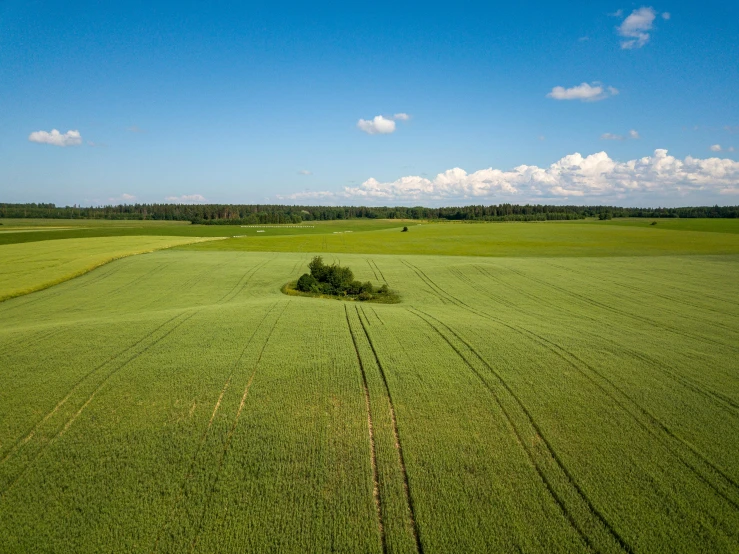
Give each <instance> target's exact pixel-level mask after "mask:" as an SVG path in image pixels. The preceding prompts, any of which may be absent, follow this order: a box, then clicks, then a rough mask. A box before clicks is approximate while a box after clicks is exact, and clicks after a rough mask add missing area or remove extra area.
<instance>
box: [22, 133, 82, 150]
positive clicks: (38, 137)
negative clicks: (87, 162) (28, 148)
mask: <svg viewBox="0 0 739 554" xmlns="http://www.w3.org/2000/svg"><path fill="white" fill-rule="evenodd" d="M28 140H30V141H31V142H38V143H39V144H51V145H52V146H79V145H80V144H82V135H80V132H79V131H67V132H66V133H64V134H62V133H60V132H59V131H57V130H56V129H52V130H51V132H50V133H49V132H47V131H34V132H33V133H31V134H30V135H28Z"/></svg>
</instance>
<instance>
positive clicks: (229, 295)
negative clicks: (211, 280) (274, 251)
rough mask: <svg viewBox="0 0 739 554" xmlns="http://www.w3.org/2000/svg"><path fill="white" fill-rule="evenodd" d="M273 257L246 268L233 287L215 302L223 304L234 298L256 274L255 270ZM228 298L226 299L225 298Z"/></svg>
mask: <svg viewBox="0 0 739 554" xmlns="http://www.w3.org/2000/svg"><path fill="white" fill-rule="evenodd" d="M273 259H274V258H270V259H268V260H265V261H263V262H261V263H258V264H256V265H254V266H252V267H250V268H249V269H247V270H246V271H245V272H244V275H242V276H241V278H240V279H239V280H238V281H237V282H236V284H235V285H234V286H233V288H232V289H231V290H230V291H228V292H227V293H226V294H224V295H223V296H222V297H221V298H220V300H218V301H217V302H216V304H223V303H225V302H230V301H231V300H233V299H234V298H236V297H237V296H238V295H239V294H241V292H242V291H243V290H244V288H245V287H246V285H247V284H248V283H249V281H250V280H251V278H252V277H253V276H254V275H255V274H256V272H257V271H259V270H260V269H262V268H263V267H264V266H265V265H267V264H268V263H269V262H271V261H272V260H273ZM227 298H228V300H226V299H227Z"/></svg>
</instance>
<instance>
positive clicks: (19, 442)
mask: <svg viewBox="0 0 739 554" xmlns="http://www.w3.org/2000/svg"><path fill="white" fill-rule="evenodd" d="M181 315H182V314H181V313H179V314H177V315H175V316H174V317H171V318H170V319H168V320H167V321H165V322H164V323H162V324H161V325H159V326H158V327H156V328H155V329H154V330H152V331H150V332H148V333H147V334H146V335H144V336H143V337H141V338H140V339H139V340H137V341H136V342H135V343H133V344H132V345H130V346H127V347H126V348H124V349H123V350H121V351H119V352H117V353H116V354H114V355H113V356H111V357H110V358H108V359H107V360H105V361H104V362H103V363H101V364H99V365H97V366H96V367H95V368H93V369H91V370H90V371H88V372H87V373H85V374H84V375H83V376H82V377H80V378H79V379H78V380H77V381H76V382H75V383H74V384H73V385H72V388H71V389H70V390H69V391H68V392H67V394H66V395H65V396H64V398H62V399H61V400H60V401H59V402H58V403H57V404H56V406H54V408H53V409H52V410H51V411H50V412H48V413H47V414H46V415H45V416H44V417H43V418H42V419H41V420H39V421H38V422H36V423H35V424H34V425H33V426H32V427H31V429H29V430H28V431H27V432H26V436H25V437H24V438H18V439H17V440H16V442H15V443H14V445H13V447H11V449H10V451H9V452H8V453H7V454H6V455H5V456H4V457H3V458H2V459H1V460H0V466H2V464H4V463H5V462H6V461H7V460H8V459H9V458H10V456H11V455H12V454H13V453H14V452H15V451H16V450H17V449H18V448H19V447H20V446H22V445H23V444H25V443H27V442H28V441H29V440H31V438H33V435H34V434H35V432H36V431H37V430H38V428H39V427H40V426H41V425H43V424H44V423H46V421H48V420H49V419H50V418H51V417H52V416H53V415H54V414H55V413H56V412H57V411H58V410H59V409H60V408H61V407H62V406H63V405H64V404H65V403H66V402H67V400H69V398H70V397H71V396H72V395H73V394H74V393H75V392H76V391H77V389H79V387H80V386H82V384H83V383H84V382H85V381H86V380H87V379H88V378H89V377H90V376H91V375H93V374H94V373H95V372H97V371H98V370H100V369H102V368H104V367H105V366H106V365H108V364H110V363H111V362H113V361H114V360H116V359H117V358H120V357H121V356H123V355H124V354H126V352H129V351H130V350H132V349H134V348H136V347H137V346H138V345H139V344H141V343H142V342H144V341H145V340H146V339H147V338H149V337H151V336H152V335H153V334H155V333H156V332H157V331H159V330H160V329H162V328H163V327H164V326H166V325H168V324H169V323H170V322H172V321H173V320H175V319H177V318H178V317H180V316H181Z"/></svg>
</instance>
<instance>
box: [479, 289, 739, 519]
mask: <svg viewBox="0 0 739 554" xmlns="http://www.w3.org/2000/svg"><path fill="white" fill-rule="evenodd" d="M478 290H479V289H478ZM480 315H483V314H482V313H481V314H480ZM483 317H487V318H488V319H491V320H493V321H497V322H499V323H503V322H502V321H500V320H498V319H497V318H494V317H492V316H489V315H487V314H484V315H483ZM509 327H511V328H514V327H517V326H509ZM519 332H523V333H524V334H528V335H530V336H532V337H535V340H536V342H538V343H539V344H540V345H542V346H544V347H545V348H547V349H548V350H549V351H550V352H552V353H553V354H555V355H556V356H557V357H559V358H560V359H562V360H564V361H565V362H566V363H568V364H569V365H570V366H571V367H573V368H574V369H575V370H576V371H578V372H579V373H580V374H581V375H583V376H584V377H585V378H586V379H588V380H589V381H590V382H591V383H592V384H593V385H595V386H596V387H597V388H598V389H599V390H600V391H601V392H602V393H603V394H605V395H606V396H607V397H608V398H610V399H611V400H612V401H613V402H614V403H615V404H616V405H617V406H618V407H619V408H621V409H622V410H623V411H624V412H626V413H627V414H629V416H631V418H632V419H633V420H634V421H635V422H636V423H637V425H639V426H640V427H641V428H642V429H643V430H644V431H645V432H647V433H648V434H650V435H651V436H652V437H654V438H656V439H657V440H659V441H661V442H662V443H663V445H664V446H665V447H666V448H667V449H668V450H669V451H670V452H672V454H673V455H675V456H676V457H677V458H678V459H679V460H680V461H681V463H682V464H683V465H684V466H685V467H686V468H687V469H688V470H689V471H690V472H691V473H693V474H694V475H695V476H696V477H697V478H698V479H699V480H700V481H701V482H703V483H704V484H705V485H707V486H708V487H709V488H710V489H712V490H713V492H714V493H715V494H717V495H718V496H720V497H721V498H723V499H724V500H725V501H726V502H728V503H729V504H731V505H732V506H733V507H734V508H735V509H737V510H739V498H731V497H730V496H729V495H728V494H729V493H727V492H725V491H726V489H729V490H732V489H733V490H734V494H735V495H736V494H737V492H739V483H737V481H736V480H735V479H734V478H732V477H731V476H730V475H728V474H727V473H726V472H725V471H724V470H722V469H721V468H720V467H718V466H717V465H716V464H715V463H714V462H712V461H711V460H709V459H708V458H706V457H705V456H704V455H703V454H701V453H700V452H698V450H696V449H695V448H694V447H693V446H692V445H691V444H690V443H689V442H687V441H686V440H684V439H683V438H682V437H680V436H678V435H677V434H676V433H674V432H673V431H672V430H671V429H670V428H669V427H668V426H667V425H666V424H665V423H663V422H662V421H661V420H660V419H659V418H657V417H656V416H655V415H654V414H652V413H651V412H650V411H649V410H648V409H647V408H645V407H644V406H642V405H641V404H640V403H639V402H637V401H636V400H634V399H633V398H632V397H631V396H630V395H629V394H627V393H626V392H625V391H624V390H623V389H621V387H619V386H618V385H617V384H616V383H614V382H613V381H612V380H611V379H610V378H608V377H607V376H606V375H604V374H603V373H602V372H601V371H599V370H597V369H596V368H595V367H593V366H592V365H590V364H588V363H587V362H586V361H585V360H583V359H582V358H580V357H579V356H577V355H576V354H574V353H572V352H570V351H569V350H566V349H565V348H562V347H561V346H559V345H558V344H556V343H554V342H552V341H550V340H549V339H547V338H545V337H543V336H541V335H539V334H537V333H534V332H533V331H531V330H529V329H526V328H523V327H522V328H520V330H519ZM609 342H612V341H609ZM619 347H620V346H619ZM627 350H628V351H629V352H631V353H632V354H633V355H635V356H636V357H639V358H642V359H643V357H642V356H640V355H639V354H638V353H636V352H634V351H633V350H630V349H627ZM583 367H584V368H587V370H588V371H589V372H591V373H593V374H594V375H596V376H597V377H598V378H599V379H601V380H602V381H605V382H606V383H607V384H608V388H606V387H605V386H604V385H603V384H602V383H600V382H598V381H597V380H596V379H594V378H593V377H592V376H591V375H589V374H588V373H587V372H586V371H584V370H583ZM663 369H664V368H663ZM664 372H665V373H667V374H668V375H670V374H672V376H673V377H674V378H675V379H676V380H677V381H678V382H680V383H681V384H683V385H684V386H686V388H689V389H691V390H694V391H695V392H698V393H702V394H703V395H706V396H708V397H709V398H711V399H712V400H714V401H717V398H715V397H713V395H712V394H711V391H706V390H703V389H702V388H701V387H699V386H697V385H692V386H691V385H690V383H689V382H685V381H686V380H685V379H681V378H680V377H679V376H677V375H674V373H673V372H671V371H669V372H668V371H664ZM608 389H610V390H608ZM611 391H615V393H616V394H617V395H620V396H621V397H623V398H624V399H626V403H624V401H623V400H620V399H619V398H617V397H616V396H615V395H614V394H613V392H611ZM627 404H629V405H632V406H633V407H635V408H636V410H637V411H638V412H639V413H641V415H642V416H643V417H645V418H646V420H647V422H644V421H642V419H641V418H640V417H639V415H637V414H635V413H634V412H633V410H632V409H630V408H629V407H628V406H627ZM730 413H731V412H730ZM732 415H736V414H734V413H732ZM655 429H656V430H661V431H662V432H664V433H665V434H666V435H667V436H668V437H669V438H670V439H672V441H675V442H677V444H678V446H677V448H676V447H675V446H674V444H673V442H672V441H666V440H665V438H664V437H662V436H660V435H659V433H657V432H656V431H655ZM680 449H687V451H688V452H687V453H686V452H681V451H680ZM686 454H687V456H686ZM690 457H693V458H696V459H697V460H695V459H694V460H690V459H686V458H690ZM696 461H697V463H696ZM696 466H703V469H699V468H698V467H696Z"/></svg>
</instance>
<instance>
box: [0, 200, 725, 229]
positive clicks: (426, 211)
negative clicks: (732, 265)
mask: <svg viewBox="0 0 739 554" xmlns="http://www.w3.org/2000/svg"><path fill="white" fill-rule="evenodd" d="M601 214H608V216H609V217H649V218H661V217H672V218H677V217H682V218H695V217H718V218H737V217H739V206H695V207H683V208H622V207H618V206H552V205H536V204H526V205H518V204H498V205H491V206H482V205H471V206H462V207H447V208H424V207H420V206H417V207H412V208H409V207H403V206H396V207H388V206H381V207H367V206H286V205H282V204H121V205H118V206H101V207H92V206H91V207H87V208H85V207H81V206H64V207H58V206H56V205H54V204H0V218H2V217H8V218H9V217H13V218H30V217H32V218H60V219H141V220H143V219H152V220H174V221H191V222H192V223H196V224H204V225H265V224H280V223H300V222H302V221H328V220H339V219H358V218H367V219H424V220H429V219H430V220H434V219H440V220H450V221H548V220H568V219H583V218H586V217H600V216H601Z"/></svg>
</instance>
